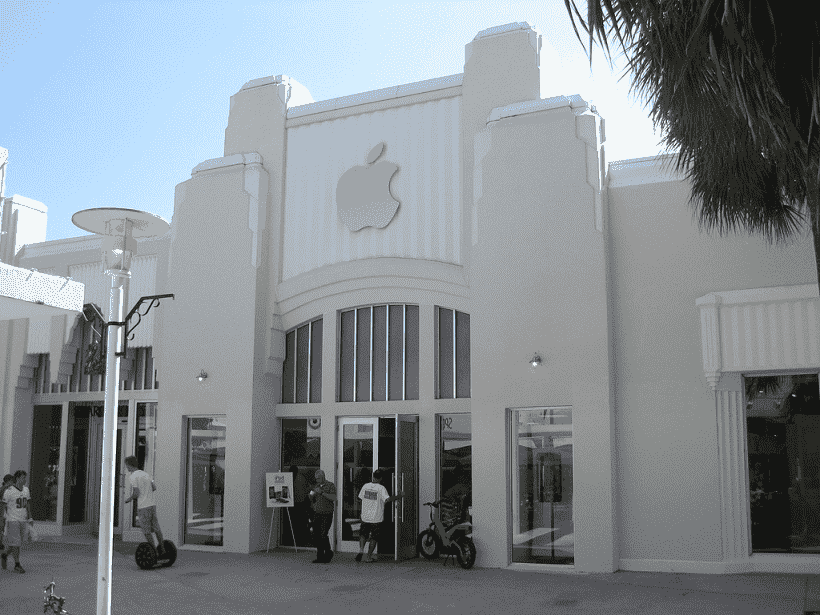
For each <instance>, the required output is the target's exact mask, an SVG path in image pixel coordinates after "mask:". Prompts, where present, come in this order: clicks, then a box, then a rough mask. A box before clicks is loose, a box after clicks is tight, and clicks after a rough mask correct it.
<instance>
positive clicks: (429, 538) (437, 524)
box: [416, 500, 476, 570]
mask: <svg viewBox="0 0 820 615" xmlns="http://www.w3.org/2000/svg"><path fill="white" fill-rule="evenodd" d="M441 503H442V500H437V501H435V502H425V503H424V505H425V506H429V507H430V527H429V528H428V529H426V530H424V531H422V532H420V533H419V536H418V540H417V542H416V548H417V550H418V552H419V553H420V554H421V555H422V557H424V558H425V559H436V558H437V557H438V556H439V552H441V551H443V552H444V553H445V554H446V555H447V556H450V555H454V556H455V557H456V559H457V560H458V563H459V565H460V566H461V567H462V568H464V569H465V570H469V569H470V568H472V567H473V564H475V558H476V550H475V543H474V542H473V539H472V538H471V537H470V534H471V533H472V531H473V524H472V523H470V522H469V521H466V520H464V512H463V510H462V512H461V515H460V518H459V521H457V522H456V523H454V524H453V525H450V526H449V527H445V526H444V524H443V523H442V521H441V518H440V515H436V516H435V518H433V509H434V508H435V509H438V508H439V507H440V505H441ZM462 509H463V507H462ZM444 565H445V566H446V565H447V559H446V558H445V559H444Z"/></svg>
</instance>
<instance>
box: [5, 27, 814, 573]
mask: <svg viewBox="0 0 820 615" xmlns="http://www.w3.org/2000/svg"><path fill="white" fill-rule="evenodd" d="M540 47H541V45H540V36H539V35H538V34H537V32H536V31H535V30H533V29H532V28H531V27H530V26H529V25H527V24H526V23H516V24H508V25H506V26H499V27H496V28H490V29H488V30H485V31H482V32H480V33H479V34H478V35H477V36H476V37H475V39H474V40H473V41H471V42H470V43H468V44H467V46H466V53H465V67H464V73H463V74H459V75H451V76H449V77H441V78H437V79H431V80H430V81H425V82H421V83H415V84H409V85H403V86H398V87H395V88H388V89H385V90H379V91H375V92H366V93H362V94H358V95H355V96H350V97H345V98H341V99H335V100H330V101H323V102H317V103H314V102H311V99H310V95H309V93H308V92H307V90H306V89H305V88H304V87H303V86H301V85H300V84H298V83H297V82H295V81H294V80H292V79H290V78H288V77H286V76H281V75H280V76H277V77H266V78H263V79H257V80H254V81H251V82H249V83H247V84H245V86H243V87H242V89H241V90H240V91H239V92H238V93H237V94H236V95H234V96H233V97H232V98H231V108H230V117H229V122H228V127H227V129H226V131H225V150H224V156H223V157H222V158H217V159H213V160H208V161H206V162H203V163H202V164H200V165H198V166H197V167H196V168H194V169H193V172H192V175H191V179H189V180H187V181H185V182H183V183H181V184H179V185H178V186H177V190H176V195H175V202H174V216H173V222H172V228H171V231H170V233H169V234H168V235H167V236H165V237H163V238H160V239H156V240H150V241H140V242H139V244H138V245H139V251H138V254H137V256H136V257H135V259H134V264H133V266H132V282H131V292H130V295H131V298H130V302H131V304H133V303H134V302H135V301H136V299H137V298H138V297H140V296H144V295H152V294H164V293H173V294H174V300H173V301H165V302H163V303H162V305H161V307H159V308H157V309H156V310H154V311H152V312H150V313H149V314H148V315H147V316H146V317H145V318H144V319H143V322H142V323H141V324H140V326H139V327H138V328H137V329H136V330H135V338H134V339H133V340H131V341H130V342H129V354H128V357H127V360H126V361H125V365H124V370H123V374H124V375H123V382H122V384H121V390H120V411H119V413H118V417H119V418H118V451H119V454H120V455H121V457H124V456H125V455H127V454H136V455H137V456H138V458H139V459H140V462H141V463H142V464H143V465H144V466H145V469H146V470H147V471H149V472H150V473H152V474H153V475H154V476H155V480H156V484H157V487H158V491H157V500H158V514H159V518H160V522H161V523H162V526H163V531H164V533H165V534H166V536H167V537H168V538H170V539H172V540H174V541H175V542H176V543H177V544H180V545H183V546H184V547H185V548H191V549H208V550H225V551H233V552H250V551H256V550H260V549H264V548H266V546H267V543H268V539H269V531H272V537H273V541H272V544H282V545H290V544H293V541H294V540H295V541H296V543H297V544H300V545H302V544H306V541H307V535H306V533H305V528H304V526H303V525H302V522H301V519H300V518H298V517H293V516H292V518H293V525H294V527H293V528H291V526H290V521H289V520H288V518H287V516H285V515H282V514H281V513H280V512H278V511H277V512H273V515H274V516H273V525H272V527H273V529H272V530H270V528H271V514H272V509H269V508H267V507H266V493H265V474H266V473H268V472H274V471H279V470H282V471H287V470H288V469H289V468H290V467H291V466H294V465H295V466H297V467H298V468H299V471H300V472H301V473H303V475H305V476H306V477H308V478H311V477H312V475H313V472H314V471H315V470H316V469H319V468H321V469H323V470H324V471H325V473H326V474H327V476H328V478H329V479H330V480H333V481H334V482H335V483H336V485H337V489H338V491H339V501H338V502H337V507H336V514H335V518H334V527H333V528H332V530H331V533H332V539H331V541H332V543H333V545H334V550H336V551H337V552H345V551H353V550H358V549H357V545H358V542H357V537H356V534H355V527H356V524H355V521H356V520H357V519H358V512H359V510H360V508H359V506H360V505H359V503H358V499H357V497H356V496H357V494H358V490H359V488H360V486H361V484H362V483H363V482H364V481H365V480H366V478H367V475H368V473H369V472H370V471H372V470H373V469H375V468H383V469H385V470H386V471H387V472H388V474H389V479H388V481H386V485H387V487H388V489H389V490H390V491H391V492H392V491H393V490H395V489H402V490H403V491H404V493H405V501H404V503H403V504H402V505H399V506H396V508H395V509H393V510H388V513H387V515H386V520H385V524H386V525H385V528H384V530H383V532H382V539H381V541H380V543H379V551H380V552H381V553H383V554H391V556H394V557H396V558H397V559H403V558H406V557H413V556H415V552H416V549H415V539H416V536H417V534H418V532H419V531H421V530H422V529H424V528H425V527H426V526H427V524H428V522H429V521H428V517H427V514H428V513H427V510H428V509H427V507H425V506H424V503H425V502H429V501H433V500H436V499H439V498H440V497H442V496H446V495H448V494H453V493H458V494H460V496H463V497H464V498H465V499H464V504H465V507H467V510H468V512H469V514H470V515H471V517H472V520H473V522H474V525H475V530H474V533H473V538H474V540H475V544H476V548H477V552H478V559H477V565H478V566H487V567H508V566H510V567H514V568H516V567H517V568H536V569H539V570H551V569H552V570H561V571H565V570H574V571H579V572H612V571H615V570H618V569H629V570H650V571H652V570H663V571H670V570H671V571H680V572H712V573H731V572H741V571H763V570H777V571H791V572H814V573H816V572H820V560H818V559H817V558H818V555H816V553H820V449H819V448H818V445H817V444H815V442H817V441H818V440H820V439H818V438H813V437H812V434H814V432H815V430H816V429H820V425H815V421H816V420H820V417H818V416H816V415H820V411H818V410H817V409H818V408H820V406H818V404H820V400H818V384H817V375H818V373H820V340H818V330H817V327H818V322H817V303H818V292H817V280H816V274H815V267H814V252H813V248H812V242H811V237H810V236H808V235H806V236H800V237H798V238H796V239H795V240H794V241H793V242H791V243H790V244H789V245H787V246H769V245H768V244H767V243H766V242H765V241H764V240H761V239H758V238H755V237H750V238H747V237H728V238H717V237H712V236H709V235H707V234H705V233H701V232H700V231H699V230H698V228H697V224H696V223H694V222H693V221H692V217H691V211H690V210H689V209H688V208H687V200H688V197H689V187H688V184H687V182H686V181H685V180H684V179H683V178H682V177H678V176H675V175H673V174H672V173H671V172H669V171H668V170H667V169H666V166H665V164H664V162H666V161H665V160H664V159H658V160H654V159H652V160H650V159H641V160H635V161H624V162H617V163H613V164H611V165H609V167H607V165H606V163H605V159H604V147H603V143H604V140H605V134H604V122H603V120H602V119H601V118H600V117H599V116H598V115H597V113H595V112H594V111H592V110H591V109H590V107H589V105H588V104H587V103H586V102H585V101H584V100H583V99H582V98H581V97H580V96H577V95H576V96H569V97H565V96H555V97H552V98H541V92H540V86H539V84H540V71H541V70H548V68H549V67H542V66H540V55H539V52H540ZM99 242H100V239H99V238H97V237H81V238H76V239H69V240H61V241H53V242H42V243H35V244H31V245H26V246H25V247H24V248H23V249H22V251H21V252H20V255H19V265H20V266H21V267H26V268H37V269H38V270H40V271H45V272H50V273H54V274H56V275H63V276H70V277H72V278H73V279H74V280H76V281H80V282H83V283H84V284H85V297H86V299H85V302H86V306H87V307H86V310H85V316H86V318H87V320H86V319H84V318H83V317H78V318H76V319H74V320H73V321H71V319H68V318H66V317H54V318H51V319H49V320H45V319H44V320H42V321H37V320H34V319H16V320H6V319H3V318H2V315H0V347H3V348H5V349H6V351H5V353H4V354H3V355H0V356H2V357H3V361H4V362H3V364H2V368H3V369H0V374H3V373H5V374H6V376H5V378H6V381H8V382H9V383H11V384H7V385H6V386H5V388H2V389H0V392H2V395H3V397H2V403H3V413H2V417H1V418H2V423H1V424H0V427H2V430H3V437H2V438H0V460H2V462H1V463H0V466H1V468H2V470H3V471H4V472H8V471H13V470H14V469H17V468H18V467H23V468H30V474H31V483H32V498H33V499H34V500H37V502H36V504H37V506H35V509H36V510H37V513H36V514H37V515H38V522H39V523H40V525H41V526H42V527H43V530H44V531H45V532H47V533H53V534H70V533H89V532H91V531H93V527H94V523H95V521H96V519H97V518H98V517H97V516H96V515H97V513H96V512H95V511H97V510H98V504H95V499H94V498H95V497H98V492H99V475H98V471H97V470H95V462H96V461H97V460H98V457H97V456H98V455H99V454H100V451H101V448H100V444H99V437H100V431H99V430H100V428H101V421H102V405H103V404H102V400H103V392H102V376H101V375H100V374H99V373H98V372H99V349H98V348H97V347H96V346H95V344H94V339H95V338H94V335H95V330H94V329H95V326H97V325H100V324H101V323H102V322H103V321H104V320H105V319H106V318H107V315H106V314H105V313H104V309H105V308H106V306H107V301H106V300H105V297H106V294H105V292H106V289H105V278H104V276H103V273H102V268H101V264H100V252H99ZM97 312H100V313H99V314H98V313H97ZM59 318H63V320H62V321H60V320H59ZM95 323H96V325H95ZM536 355H537V356H536ZM533 359H535V360H533ZM97 465H99V464H97ZM120 465H121V464H120ZM123 481H124V477H123V475H121V476H120V477H119V483H118V488H119V489H120V491H119V494H120V496H121V495H122V493H124V491H123V489H124V482H123ZM35 482H36V483H37V484H36V485H35ZM95 487H96V490H97V491H96V492H95V491H94V490H95ZM122 499H123V498H122V497H119V496H118V500H117V503H116V507H117V511H118V512H117V515H116V519H115V525H116V526H117V528H116V531H117V532H118V533H121V534H122V536H123V538H124V539H127V540H139V539H140V536H141V534H140V532H139V530H138V529H137V528H136V526H135V519H134V516H133V512H132V511H131V509H130V508H129V507H127V506H126V505H124V504H122V503H121V502H122ZM773 527H774V528H776V529H775V530H772V529H771V528H773ZM291 530H293V532H291Z"/></svg>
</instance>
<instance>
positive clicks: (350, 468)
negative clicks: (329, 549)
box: [336, 414, 418, 560]
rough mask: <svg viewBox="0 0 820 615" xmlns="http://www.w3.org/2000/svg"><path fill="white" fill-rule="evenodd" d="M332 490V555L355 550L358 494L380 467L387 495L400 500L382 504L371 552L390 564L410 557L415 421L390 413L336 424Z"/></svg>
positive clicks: (415, 473)
mask: <svg viewBox="0 0 820 615" xmlns="http://www.w3.org/2000/svg"><path fill="white" fill-rule="evenodd" d="M338 447H339V448H338V450H339V457H340V461H339V466H338V467H339V472H338V476H337V483H336V484H337V490H338V493H339V500H338V502H339V503H338V506H337V519H336V527H337V534H336V537H337V543H336V550H338V551H348V552H352V551H358V550H359V532H358V530H359V527H360V521H361V509H362V507H361V500H359V492H360V491H361V489H362V487H363V486H364V485H365V484H366V483H367V482H369V481H370V480H371V477H372V473H373V471H374V470H376V469H377V468H378V469H381V470H382V472H383V475H384V478H383V480H382V484H383V485H384V486H385V488H386V489H387V492H388V493H389V494H390V495H393V494H394V493H396V491H397V490H401V491H404V493H405V497H404V499H403V500H400V501H397V502H394V503H391V504H388V505H387V506H385V511H384V521H383V522H382V527H381V528H380V530H379V542H378V546H377V552H378V553H379V554H381V555H386V554H387V555H393V557H394V558H395V559H396V560H401V559H406V558H411V557H415V556H416V536H417V534H418V495H417V494H418V417H417V416H415V415H399V414H394V415H391V416H387V417H379V418H375V417H374V418H343V419H340V420H339V442H338Z"/></svg>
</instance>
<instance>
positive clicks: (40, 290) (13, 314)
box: [0, 263, 85, 320]
mask: <svg viewBox="0 0 820 615" xmlns="http://www.w3.org/2000/svg"><path fill="white" fill-rule="evenodd" d="M84 297H85V285H84V284H82V283H80V282H74V281H73V280H69V279H67V278H63V277H60V276H56V275H48V274H45V273H40V272H37V271H32V270H29V269H22V268H21V267H14V266H12V265H8V264H6V263H0V320H14V319H17V318H47V317H49V316H61V315H65V314H69V315H71V316H76V315H77V314H78V313H80V312H82V310H83V300H84Z"/></svg>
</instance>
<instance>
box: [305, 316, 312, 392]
mask: <svg viewBox="0 0 820 615" xmlns="http://www.w3.org/2000/svg"><path fill="white" fill-rule="evenodd" d="M312 341H313V323H310V326H309V327H308V356H307V380H308V381H307V395H306V396H305V403H307V404H309V403H310V368H311V365H310V353H311V349H310V344H311V342H312Z"/></svg>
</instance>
